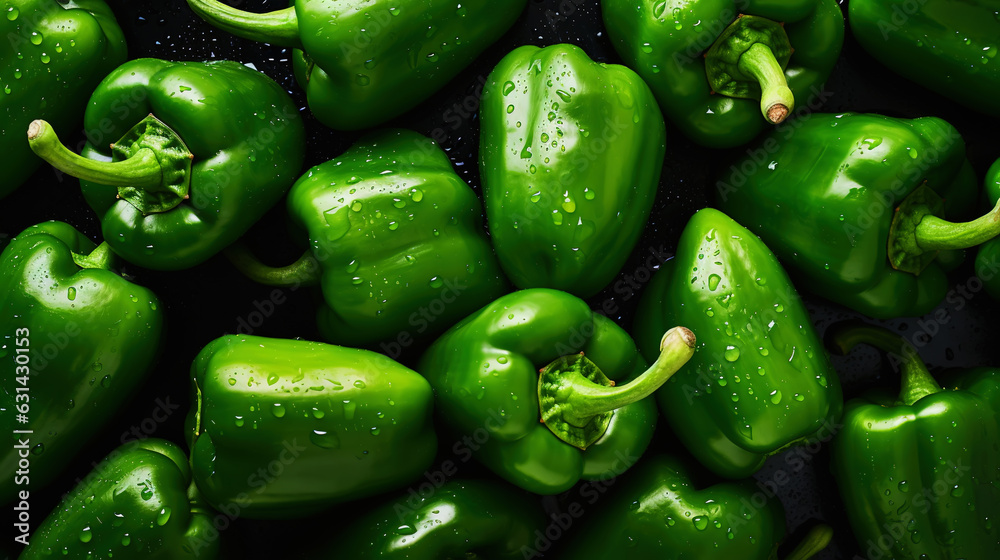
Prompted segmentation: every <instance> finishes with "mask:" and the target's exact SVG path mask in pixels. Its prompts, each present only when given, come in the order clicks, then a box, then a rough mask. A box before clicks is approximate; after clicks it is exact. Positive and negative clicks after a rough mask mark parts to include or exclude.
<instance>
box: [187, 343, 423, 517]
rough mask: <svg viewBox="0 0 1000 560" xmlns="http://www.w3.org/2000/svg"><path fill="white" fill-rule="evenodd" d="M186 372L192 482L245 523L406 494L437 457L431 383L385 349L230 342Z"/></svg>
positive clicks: (209, 350) (207, 351)
mask: <svg viewBox="0 0 1000 560" xmlns="http://www.w3.org/2000/svg"><path fill="white" fill-rule="evenodd" d="M191 376H192V390H191V393H192V403H193V407H192V409H191V412H190V413H189V414H188V417H187V422H186V424H185V429H186V431H187V433H188V439H189V446H190V448H191V469H192V472H193V476H194V480H195V482H196V483H197V484H198V488H199V489H200V490H201V492H202V494H203V495H204V496H205V498H206V500H208V502H209V503H210V504H212V505H213V506H215V507H223V508H224V507H225V506H227V505H228V506H234V505H235V506H236V507H239V509H240V515H241V516H243V517H246V518H248V519H288V518H299V517H305V516H308V515H312V514H314V513H316V512H318V511H320V510H323V509H326V508H329V507H330V506H332V505H335V504H338V503H341V502H345V501H348V500H354V499H358V498H362V497H367V496H371V495H375V494H379V493H381V492H384V491H387V490H393V489H395V488H399V487H401V486H403V485H405V484H407V483H408V482H410V481H411V480H413V479H415V478H417V477H418V476H419V475H420V474H421V473H422V472H424V469H426V468H427V467H428V466H429V465H430V463H431V461H432V460H433V459H434V454H435V452H436V450H437V449H436V445H437V438H436V436H435V434H434V431H433V429H432V426H431V402H432V394H431V388H430V386H429V385H428V384H427V381H426V380H424V378H422V377H420V375H419V374H417V373H416V372H414V371H413V370H410V369H408V368H406V367H404V366H402V365H400V364H398V363H396V362H394V361H392V360H390V359H389V358H387V357H385V356H383V355H381V354H376V353H374V352H370V351H367V350H358V349H354V348H344V347H340V346H331V345H329V344H321V343H317V342H308V341H302V340H279V339H270V338H262V337H256V336H224V337H222V338H218V339H216V340H214V341H212V342H210V343H209V344H208V345H207V346H205V348H204V349H203V350H202V351H201V352H200V353H199V354H198V356H197V357H196V358H195V361H194V363H193V364H192V366H191ZM261 469H264V470H263V471H261ZM278 472H280V475H279V474H276V473H278ZM262 473H263V474H262ZM268 473H270V474H268Z"/></svg>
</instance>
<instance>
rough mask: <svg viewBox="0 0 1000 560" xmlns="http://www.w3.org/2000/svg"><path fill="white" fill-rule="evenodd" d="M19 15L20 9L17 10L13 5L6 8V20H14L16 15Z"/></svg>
mask: <svg viewBox="0 0 1000 560" xmlns="http://www.w3.org/2000/svg"><path fill="white" fill-rule="evenodd" d="M19 15H21V12H20V10H18V9H17V8H15V7H14V6H11V7H10V8H7V19H8V20H10V21H14V20H16V19H17V16H19Z"/></svg>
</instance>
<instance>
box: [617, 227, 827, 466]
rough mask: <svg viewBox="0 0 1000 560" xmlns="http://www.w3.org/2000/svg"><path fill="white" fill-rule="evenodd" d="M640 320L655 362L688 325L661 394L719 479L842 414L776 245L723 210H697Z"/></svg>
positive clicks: (643, 345) (683, 434) (675, 423)
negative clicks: (694, 341)
mask: <svg viewBox="0 0 1000 560" xmlns="http://www.w3.org/2000/svg"><path fill="white" fill-rule="evenodd" d="M643 298H644V299H643V301H642V302H641V303H640V306H639V314H638V315H637V316H636V319H635V326H634V331H635V336H636V341H637V342H638V343H639V348H640V349H641V350H642V351H643V354H644V355H645V356H647V357H650V356H654V355H656V351H657V350H656V344H657V342H658V335H657V334H656V333H657V332H659V331H660V329H662V328H663V327H664V326H665V325H673V324H683V325H690V328H691V329H692V330H694V331H695V332H699V333H703V334H702V335H701V336H700V337H699V344H698V348H697V352H695V355H694V357H693V358H692V359H691V361H690V363H689V364H688V365H687V366H686V367H684V368H682V369H681V371H680V372H679V373H678V374H677V375H675V376H674V377H673V378H671V379H670V381H668V382H667V383H665V384H664V385H663V387H662V388H661V389H660V390H659V391H657V393H656V398H657V401H658V402H659V404H660V411H661V412H662V413H663V415H664V416H665V417H666V419H667V421H668V422H669V423H670V425H671V427H672V428H673V430H674V432H675V433H676V434H677V436H678V437H679V438H680V440H681V442H683V443H684V445H685V446H686V447H687V448H688V450H690V451H691V453H692V454H693V455H694V456H695V457H696V458H697V459H698V460H699V461H701V463H702V464H703V465H705V466H706V467H708V468H709V469H711V470H712V471H713V472H715V473H716V474H718V475H721V476H725V477H728V478H744V477H747V476H750V475H751V474H753V473H754V472H755V471H757V469H759V468H760V467H761V466H762V465H763V464H764V461H765V460H766V459H767V458H768V457H770V456H772V455H775V454H777V453H779V452H781V451H783V450H785V449H786V448H788V447H790V446H793V445H796V444H800V443H805V442H807V441H809V440H812V439H814V438H819V437H821V434H822V433H823V431H824V430H829V429H831V426H832V425H833V423H834V422H836V420H837V418H838V417H839V416H840V412H841V409H842V408H843V397H842V395H841V390H840V381H839V379H838V377H837V375H836V373H835V372H834V370H833V367H832V366H831V364H830V361H829V359H828V358H827V356H826V353H825V352H824V351H823V345H822V343H821V342H820V340H819V339H818V337H817V335H816V332H815V331H814V330H813V328H812V322H811V321H810V319H809V314H808V313H807V312H806V309H805V306H804V305H803V304H802V301H801V300H800V299H799V296H798V294H797V293H796V291H795V288H794V287H793V286H792V284H791V283H790V282H789V280H788V276H787V275H786V274H785V271H784V270H783V269H782V268H781V265H779V264H778V260H777V259H776V258H775V257H774V255H773V254H772V253H771V251H770V250H768V248H767V247H766V246H765V245H764V244H763V243H762V242H761V241H760V239H758V238H757V236H755V235H753V234H752V233H750V232H749V231H747V230H746V229H745V228H744V227H743V226H741V225H739V224H737V223H736V222H734V221H733V220H731V219H730V218H729V217H727V216H726V215H725V214H723V213H722V212H719V211H718V210H714V209H711V208H707V209H704V210H701V211H699V212H697V213H696V214H695V215H694V216H693V217H692V218H691V220H690V221H689V222H688V224H687V226H686V227H685V228H684V232H683V233H682V234H681V238H680V240H679V241H678V244H677V256H676V257H675V258H674V259H673V260H671V261H668V262H667V263H665V264H664V265H663V267H662V268H661V269H660V271H658V272H657V273H656V275H654V277H653V280H652V282H651V283H650V286H649V287H648V288H647V295H645V296H643Z"/></svg>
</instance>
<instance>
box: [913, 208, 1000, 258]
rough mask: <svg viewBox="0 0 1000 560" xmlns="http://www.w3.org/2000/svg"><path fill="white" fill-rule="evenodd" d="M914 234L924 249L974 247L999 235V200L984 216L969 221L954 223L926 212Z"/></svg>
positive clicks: (939, 249) (938, 249)
mask: <svg viewBox="0 0 1000 560" xmlns="http://www.w3.org/2000/svg"><path fill="white" fill-rule="evenodd" d="M915 235H916V239H917V245H918V246H919V247H920V248H921V249H923V250H924V251H947V250H954V249H968V248H969V247H975V246H976V245H980V244H982V243H985V242H987V241H989V240H990V239H993V238H994V237H996V236H997V235H1000V201H998V202H997V204H996V206H994V207H993V210H990V211H989V213H987V214H986V215H985V216H982V217H980V218H976V219H975V220H972V221H971V222H962V223H958V224H956V223H953V222H949V221H946V220H942V219H941V218H939V217H937V216H933V215H929V214H928V215H927V216H924V217H923V219H921V220H920V223H919V224H917V227H916V231H915Z"/></svg>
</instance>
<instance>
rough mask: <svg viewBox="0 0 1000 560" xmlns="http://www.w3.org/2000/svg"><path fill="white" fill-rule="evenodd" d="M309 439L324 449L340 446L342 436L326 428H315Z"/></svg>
mask: <svg viewBox="0 0 1000 560" xmlns="http://www.w3.org/2000/svg"><path fill="white" fill-rule="evenodd" d="M309 441H311V442H312V444H313V445H315V446H316V447H322V448H323V449H338V448H340V438H338V437H337V434H332V433H330V432H327V431H326V430H313V431H312V432H311V433H310V434H309Z"/></svg>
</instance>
